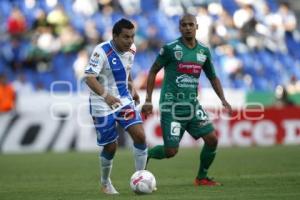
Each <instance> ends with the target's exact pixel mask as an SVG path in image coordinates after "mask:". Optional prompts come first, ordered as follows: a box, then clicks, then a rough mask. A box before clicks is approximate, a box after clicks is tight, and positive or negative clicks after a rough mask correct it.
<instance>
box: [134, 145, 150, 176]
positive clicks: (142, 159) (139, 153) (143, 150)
mask: <svg viewBox="0 0 300 200" xmlns="http://www.w3.org/2000/svg"><path fill="white" fill-rule="evenodd" d="M133 154H134V161H135V170H136V171H138V170H144V169H145V167H146V163H147V156H148V149H147V146H146V144H134V145H133Z"/></svg>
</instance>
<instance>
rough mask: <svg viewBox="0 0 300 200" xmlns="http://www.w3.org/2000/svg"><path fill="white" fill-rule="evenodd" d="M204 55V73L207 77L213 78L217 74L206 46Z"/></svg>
mask: <svg viewBox="0 0 300 200" xmlns="http://www.w3.org/2000/svg"><path fill="white" fill-rule="evenodd" d="M206 56H207V59H206V61H205V63H204V65H203V70H204V73H205V75H206V77H207V78H208V79H213V78H215V77H216V76H217V75H216V72H215V68H214V65H213V62H212V58H211V54H210V51H209V49H208V48H207V51H206Z"/></svg>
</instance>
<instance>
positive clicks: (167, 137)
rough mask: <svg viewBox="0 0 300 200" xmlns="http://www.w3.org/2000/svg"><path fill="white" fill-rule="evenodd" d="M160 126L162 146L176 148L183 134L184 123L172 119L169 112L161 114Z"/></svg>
mask: <svg viewBox="0 0 300 200" xmlns="http://www.w3.org/2000/svg"><path fill="white" fill-rule="evenodd" d="M160 123H161V128H162V133H163V140H164V146H165V147H166V148H177V147H178V146H179V143H180V140H181V138H182V136H183V134H184V131H185V126H186V123H185V122H182V121H177V120H174V118H173V117H172V115H171V114H167V113H165V114H162V115H161V119H160Z"/></svg>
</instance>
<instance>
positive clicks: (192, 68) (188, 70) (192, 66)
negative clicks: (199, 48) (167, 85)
mask: <svg viewBox="0 0 300 200" xmlns="http://www.w3.org/2000/svg"><path fill="white" fill-rule="evenodd" d="M201 69H202V66H201V65H199V64H198V63H192V62H182V63H179V64H178V67H177V71H178V72H181V73H185V74H194V75H200V73H201Z"/></svg>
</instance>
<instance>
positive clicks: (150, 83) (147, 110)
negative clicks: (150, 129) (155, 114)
mask: <svg viewBox="0 0 300 200" xmlns="http://www.w3.org/2000/svg"><path fill="white" fill-rule="evenodd" d="M162 67H163V66H161V65H159V64H158V63H157V62H155V63H154V64H153V65H152V67H151V69H150V72H149V75H148V79H147V94H146V101H145V104H144V105H143V107H142V113H143V114H144V115H145V116H146V117H147V116H148V115H150V114H152V110H153V105H152V92H153V89H154V86H155V78H156V75H157V73H158V72H159V70H161V68H162Z"/></svg>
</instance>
